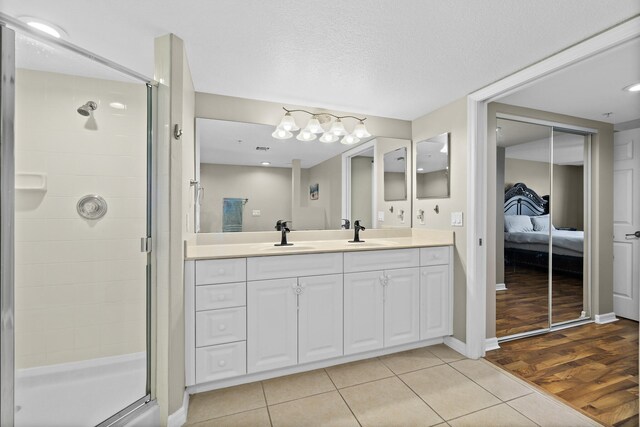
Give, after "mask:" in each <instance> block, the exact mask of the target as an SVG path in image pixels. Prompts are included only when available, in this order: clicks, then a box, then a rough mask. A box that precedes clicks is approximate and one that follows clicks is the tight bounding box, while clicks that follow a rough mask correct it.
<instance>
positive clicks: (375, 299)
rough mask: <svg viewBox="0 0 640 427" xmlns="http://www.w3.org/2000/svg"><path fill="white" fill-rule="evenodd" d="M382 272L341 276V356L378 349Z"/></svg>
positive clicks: (380, 327)
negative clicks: (342, 339)
mask: <svg viewBox="0 0 640 427" xmlns="http://www.w3.org/2000/svg"><path fill="white" fill-rule="evenodd" d="M382 277H383V276H382V271H369V272H365V273H351V274H345V275H344V354H354V353H360V352H363V351H368V350H375V349H378V348H382V346H383V344H384V340H383V338H384V329H383V326H384V320H383V319H384V318H383V316H384V308H383V304H384V301H383V300H382V282H381V278H382Z"/></svg>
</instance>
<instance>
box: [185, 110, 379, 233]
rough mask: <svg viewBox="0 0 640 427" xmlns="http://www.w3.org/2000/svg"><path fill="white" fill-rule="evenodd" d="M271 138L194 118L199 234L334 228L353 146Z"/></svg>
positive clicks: (260, 128) (263, 131) (259, 130)
mask: <svg viewBox="0 0 640 427" xmlns="http://www.w3.org/2000/svg"><path fill="white" fill-rule="evenodd" d="M324 126H327V128H328V127H330V126H331V123H330V122H329V123H326V124H325V125H324ZM273 133H274V131H273V126H269V125H262V124H255V123H243V122H231V121H225V120H213V119H203V118H198V119H196V147H195V148H196V165H195V166H196V167H195V169H196V179H195V181H197V182H196V183H194V187H196V188H195V189H194V193H197V194H198V197H197V203H196V223H199V232H201V233H213V232H223V231H273V230H275V228H274V227H275V224H276V222H277V221H278V220H287V221H291V222H290V223H289V224H290V228H291V229H292V230H324V229H335V230H337V229H340V228H341V224H342V221H341V219H342V218H343V216H342V212H341V209H342V153H343V152H345V151H347V150H349V149H352V148H353V147H354V146H355V144H353V145H344V144H341V143H339V142H334V143H331V144H328V143H323V142H320V140H319V139H316V140H314V141H300V140H297V139H296V138H291V139H286V140H282V139H276V138H274V137H273V136H272V134H273ZM369 139H371V138H369ZM365 142H367V139H363V140H362V141H361V143H365ZM369 191H370V190H369ZM355 219H358V218H355ZM196 228H197V224H196Z"/></svg>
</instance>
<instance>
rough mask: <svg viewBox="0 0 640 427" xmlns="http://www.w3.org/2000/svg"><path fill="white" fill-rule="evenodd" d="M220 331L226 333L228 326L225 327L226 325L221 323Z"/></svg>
mask: <svg viewBox="0 0 640 427" xmlns="http://www.w3.org/2000/svg"><path fill="white" fill-rule="evenodd" d="M218 329H219V330H221V331H224V330H225V329H227V325H225V324H224V323H221V324H220V325H218Z"/></svg>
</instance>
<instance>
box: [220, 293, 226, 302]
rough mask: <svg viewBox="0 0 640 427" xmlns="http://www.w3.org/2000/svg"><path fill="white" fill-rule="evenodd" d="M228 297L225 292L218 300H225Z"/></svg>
mask: <svg viewBox="0 0 640 427" xmlns="http://www.w3.org/2000/svg"><path fill="white" fill-rule="evenodd" d="M226 298H227V296H226V295H225V294H220V295H218V301H224V300H225V299H226Z"/></svg>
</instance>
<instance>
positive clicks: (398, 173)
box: [384, 147, 407, 202]
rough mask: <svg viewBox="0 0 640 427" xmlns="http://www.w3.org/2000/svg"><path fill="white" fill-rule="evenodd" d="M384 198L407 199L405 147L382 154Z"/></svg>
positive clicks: (389, 199)
mask: <svg viewBox="0 0 640 427" xmlns="http://www.w3.org/2000/svg"><path fill="white" fill-rule="evenodd" d="M384 200H385V202H389V201H396V200H407V148H406V147H402V148H398V149H396V150H393V151H389V152H387V153H385V154H384Z"/></svg>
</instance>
